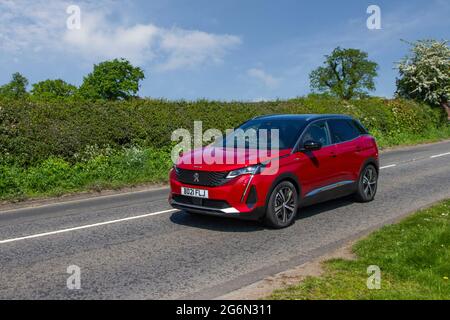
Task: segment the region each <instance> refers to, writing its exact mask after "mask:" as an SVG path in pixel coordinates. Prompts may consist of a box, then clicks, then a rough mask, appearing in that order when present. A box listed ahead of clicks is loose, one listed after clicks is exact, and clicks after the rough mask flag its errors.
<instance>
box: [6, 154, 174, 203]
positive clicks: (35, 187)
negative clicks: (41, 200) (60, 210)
mask: <svg viewBox="0 0 450 320" xmlns="http://www.w3.org/2000/svg"><path fill="white" fill-rule="evenodd" d="M171 166H172V163H171V159H170V152H169V150H168V148H165V149H162V150H156V149H150V148H147V149H138V148H131V149H123V150H120V151H117V150H116V151H113V152H111V151H108V152H104V150H99V153H98V154H97V155H94V154H91V157H90V158H86V159H85V160H82V161H79V162H76V163H74V164H71V163H69V162H67V161H66V160H64V159H61V158H56V157H51V158H49V159H47V160H45V161H43V162H41V163H39V164H36V165H34V166H30V167H28V168H24V167H20V166H17V165H2V166H0V199H17V198H25V197H34V196H38V195H60V194H62V193H65V192H73V191H81V190H95V191H100V190H101V189H104V188H116V187H122V186H127V185H136V184H138V183H144V182H162V181H165V180H166V179H167V173H168V171H169V169H170V167H171Z"/></svg>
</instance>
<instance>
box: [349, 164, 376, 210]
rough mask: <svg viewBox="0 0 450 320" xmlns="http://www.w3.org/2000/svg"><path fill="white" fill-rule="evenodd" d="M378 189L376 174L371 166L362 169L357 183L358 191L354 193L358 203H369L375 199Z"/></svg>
mask: <svg viewBox="0 0 450 320" xmlns="http://www.w3.org/2000/svg"><path fill="white" fill-rule="evenodd" d="M377 187H378V172H377V169H375V167H374V166H373V165H371V164H369V165H367V166H366V167H364V169H363V171H362V172H361V174H360V177H359V181H358V189H357V191H356V193H355V197H356V200H358V201H359V202H369V201H372V200H373V199H374V198H375V194H376V193H377Z"/></svg>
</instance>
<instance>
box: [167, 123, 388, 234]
mask: <svg viewBox="0 0 450 320" xmlns="http://www.w3.org/2000/svg"><path fill="white" fill-rule="evenodd" d="M238 129H242V131H244V132H248V130H249V129H253V130H255V131H256V132H257V133H260V132H262V131H263V130H262V129H264V130H266V131H267V130H268V131H269V132H270V133H271V132H272V131H273V132H275V131H274V129H276V131H277V135H278V138H277V140H278V142H277V150H276V151H273V150H272V149H270V151H271V152H268V150H269V148H268V147H266V148H265V151H266V156H265V157H264V158H263V157H261V156H260V154H259V153H258V152H252V151H255V150H259V149H264V148H261V147H260V146H259V144H256V145H252V146H249V145H248V135H247V136H245V139H244V141H245V144H244V145H242V144H240V145H239V146H237V145H236V144H234V142H235V138H236V134H234V133H230V134H228V135H225V136H224V138H223V139H220V141H219V142H216V143H215V144H213V145H210V146H207V147H204V148H201V149H196V150H192V151H189V152H187V153H185V154H182V155H181V156H180V157H179V159H178V161H177V163H176V165H175V166H174V168H173V169H172V170H171V171H170V187H171V193H170V196H169V203H170V204H171V205H172V206H173V207H174V208H178V209H182V210H184V211H186V212H189V213H201V214H210V215H219V216H224V217H236V218H241V219H256V220H262V221H264V222H265V223H266V224H267V225H269V226H271V227H274V228H283V227H286V226H289V225H290V224H291V223H292V222H293V221H294V220H295V216H296V213H297V210H298V208H299V207H302V206H306V205H310V204H313V203H317V202H321V201H326V200H330V199H334V198H338V197H342V196H345V195H350V194H354V195H355V198H356V199H357V200H358V201H361V202H368V201H372V200H373V199H374V197H375V194H376V191H377V181H378V171H379V165H378V148H377V144H376V142H375V139H374V138H373V137H372V136H371V135H369V133H368V132H367V130H366V129H365V128H364V127H363V126H362V125H361V123H360V122H359V121H357V120H355V119H353V118H351V117H349V116H345V115H310V114H308V115H267V116H261V117H257V118H254V119H251V120H249V121H247V122H245V123H244V124H242V125H241V126H240V127H238ZM266 136H267V134H266ZM258 139H259V140H261V139H262V138H261V137H260V136H259V135H258ZM272 139H273V137H272ZM227 141H228V142H230V141H232V142H233V144H232V145H231V147H230V145H229V144H225V142H227ZM265 141H266V142H267V141H268V145H269V146H270V145H271V144H273V142H272V141H271V139H270V138H266V140H265ZM205 154H209V155H211V154H213V155H214V154H215V155H216V156H217V154H220V157H222V158H223V159H227V160H230V159H231V160H233V161H216V162H215V163H211V161H204V160H202V161H200V162H199V161H193V160H194V159H203V158H202V156H204V155H205ZM238 154H239V155H241V160H242V161H236V158H238ZM220 157H219V158H220ZM216 158H217V157H216ZM238 160H239V159H238Z"/></svg>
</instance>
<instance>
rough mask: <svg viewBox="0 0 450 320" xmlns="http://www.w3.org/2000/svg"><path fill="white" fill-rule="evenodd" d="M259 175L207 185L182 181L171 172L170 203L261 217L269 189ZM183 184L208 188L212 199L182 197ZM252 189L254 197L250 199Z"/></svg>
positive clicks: (224, 214)
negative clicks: (259, 179)
mask: <svg viewBox="0 0 450 320" xmlns="http://www.w3.org/2000/svg"><path fill="white" fill-rule="evenodd" d="M256 177H257V176H256V175H255V176H254V177H253V179H252V178H251V176H250V175H244V176H241V177H237V178H235V179H233V180H232V181H230V182H229V183H225V184H224V185H221V186H217V187H206V186H198V185H188V184H184V183H181V182H179V181H178V180H177V179H176V177H175V175H174V173H173V171H172V172H171V173H170V188H171V193H170V196H169V204H170V205H171V206H172V207H174V208H176V209H180V210H186V211H191V212H195V213H201V214H207V215H213V216H221V217H227V218H238V219H244V220H258V219H260V218H261V217H262V216H264V214H265V210H264V208H265V199H266V192H264V189H265V183H258V178H256ZM256 185H257V186H258V188H256ZM181 187H188V188H194V189H206V190H208V194H209V199H199V198H193V197H187V196H183V195H181ZM252 192H253V194H252V195H254V197H252V198H250V194H251V193H252Z"/></svg>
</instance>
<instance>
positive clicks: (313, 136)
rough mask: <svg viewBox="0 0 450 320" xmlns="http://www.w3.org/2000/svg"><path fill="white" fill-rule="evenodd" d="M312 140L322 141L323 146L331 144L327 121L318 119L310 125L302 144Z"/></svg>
mask: <svg viewBox="0 0 450 320" xmlns="http://www.w3.org/2000/svg"><path fill="white" fill-rule="evenodd" d="M310 140H312V141H316V142H320V143H321V144H322V146H328V145H330V144H331V139H330V135H329V133H328V128H327V124H326V122H325V121H317V122H314V123H312V124H311V125H310V126H308V127H307V128H306V131H305V133H304V134H303V137H302V141H301V143H300V145H301V146H303V144H304V143H305V142H306V141H310Z"/></svg>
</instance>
